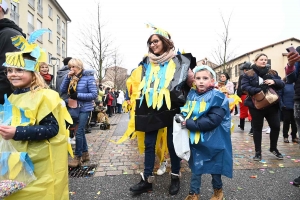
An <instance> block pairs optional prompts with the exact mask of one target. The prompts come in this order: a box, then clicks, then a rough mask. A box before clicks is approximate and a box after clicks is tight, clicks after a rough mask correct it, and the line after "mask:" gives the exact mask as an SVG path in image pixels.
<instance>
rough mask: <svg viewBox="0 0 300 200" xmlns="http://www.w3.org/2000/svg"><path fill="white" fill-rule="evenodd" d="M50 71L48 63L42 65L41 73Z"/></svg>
mask: <svg viewBox="0 0 300 200" xmlns="http://www.w3.org/2000/svg"><path fill="white" fill-rule="evenodd" d="M48 72H49V67H48V66H47V65H42V66H40V73H41V74H48Z"/></svg>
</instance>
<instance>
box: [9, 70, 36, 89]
mask: <svg viewBox="0 0 300 200" xmlns="http://www.w3.org/2000/svg"><path fill="white" fill-rule="evenodd" d="M7 78H8V80H9V81H10V83H11V84H12V85H13V86H14V87H16V88H29V87H30V85H31V82H32V78H33V73H32V72H30V71H26V70H24V69H19V68H12V67H8V68H7Z"/></svg>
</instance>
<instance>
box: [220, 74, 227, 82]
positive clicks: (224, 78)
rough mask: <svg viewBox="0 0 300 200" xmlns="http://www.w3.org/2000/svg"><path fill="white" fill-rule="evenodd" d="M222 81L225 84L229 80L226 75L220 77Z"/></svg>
mask: <svg viewBox="0 0 300 200" xmlns="http://www.w3.org/2000/svg"><path fill="white" fill-rule="evenodd" d="M220 80H221V81H222V82H225V81H226V80H227V78H226V76H225V74H221V75H220Z"/></svg>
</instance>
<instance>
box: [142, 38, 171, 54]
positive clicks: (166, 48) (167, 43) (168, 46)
mask: <svg viewBox="0 0 300 200" xmlns="http://www.w3.org/2000/svg"><path fill="white" fill-rule="evenodd" d="M153 35H156V36H157V37H158V38H159V39H160V40H161V42H162V43H163V51H164V52H168V51H170V50H171V49H173V50H175V47H174V43H173V41H172V40H171V36H170V35H169V34H168V36H169V38H170V39H167V38H165V37H164V36H162V35H159V34H153ZM153 35H151V36H150V37H149V39H148V40H147V45H148V51H149V52H151V53H154V52H153V51H152V49H151V48H150V42H151V38H152V36H153Z"/></svg>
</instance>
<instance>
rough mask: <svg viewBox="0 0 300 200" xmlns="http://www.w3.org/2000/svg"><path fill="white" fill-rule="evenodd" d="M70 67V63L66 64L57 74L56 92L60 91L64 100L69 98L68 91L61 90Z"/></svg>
mask: <svg viewBox="0 0 300 200" xmlns="http://www.w3.org/2000/svg"><path fill="white" fill-rule="evenodd" d="M69 71H70V69H69V67H68V65H64V66H63V67H62V68H61V69H59V70H58V71H57V76H56V89H55V90H56V92H58V93H59V96H60V98H62V99H63V100H66V99H68V98H69V95H68V93H63V92H61V91H60V85H61V84H62V82H63V80H64V79H65V77H66V76H67V75H68V73H69Z"/></svg>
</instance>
